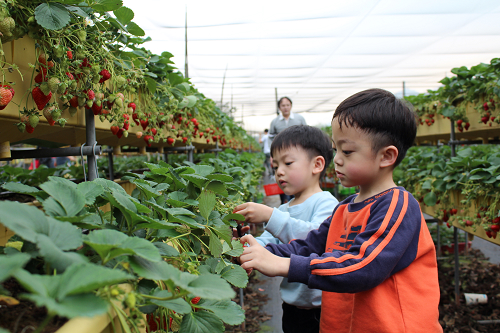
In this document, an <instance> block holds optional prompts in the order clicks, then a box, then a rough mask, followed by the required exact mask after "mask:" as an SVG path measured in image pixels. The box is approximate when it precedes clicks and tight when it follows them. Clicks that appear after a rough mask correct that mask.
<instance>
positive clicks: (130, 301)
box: [125, 293, 135, 309]
mask: <svg viewBox="0 0 500 333" xmlns="http://www.w3.org/2000/svg"><path fill="white" fill-rule="evenodd" d="M125 304H126V305H127V306H128V307H129V308H132V309H133V308H135V294H132V293H130V294H127V297H125Z"/></svg>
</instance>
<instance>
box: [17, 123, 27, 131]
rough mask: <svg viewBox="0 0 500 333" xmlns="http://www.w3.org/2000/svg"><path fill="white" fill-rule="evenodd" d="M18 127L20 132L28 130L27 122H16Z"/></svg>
mask: <svg viewBox="0 0 500 333" xmlns="http://www.w3.org/2000/svg"><path fill="white" fill-rule="evenodd" d="M16 126H17V129H18V130H19V132H21V133H24V132H25V131H26V124H25V123H17V124H16Z"/></svg>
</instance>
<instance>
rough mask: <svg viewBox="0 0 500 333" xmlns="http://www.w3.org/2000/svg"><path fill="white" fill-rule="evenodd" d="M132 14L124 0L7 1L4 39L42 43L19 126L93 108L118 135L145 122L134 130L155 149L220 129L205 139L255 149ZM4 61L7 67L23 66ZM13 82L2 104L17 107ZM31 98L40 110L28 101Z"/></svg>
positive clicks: (0, 6)
mask: <svg viewBox="0 0 500 333" xmlns="http://www.w3.org/2000/svg"><path fill="white" fill-rule="evenodd" d="M133 18H134V13H133V11H132V10H131V9H129V8H127V7H124V6H122V1H121V0H106V1H102V0H99V1H97V0H96V1H94V0H86V1H75V0H65V1H57V2H56V1H53V2H52V1H51V2H46V1H36V0H35V1H31V0H30V1H28V0H18V1H6V2H1V3H0V32H2V33H3V36H2V42H3V43H5V42H7V41H12V40H16V39H19V38H21V37H23V36H26V35H27V36H28V37H29V38H31V39H32V40H33V43H35V46H36V58H37V60H36V62H35V63H34V64H30V66H31V68H32V73H31V75H28V77H25V78H24V79H25V80H29V81H30V82H31V88H30V89H29V91H26V92H18V93H21V94H23V93H24V97H23V100H22V101H21V104H19V105H18V108H19V115H20V117H19V119H20V121H19V123H18V124H17V126H18V128H19V130H20V131H21V132H25V131H26V132H28V133H33V132H34V131H35V129H36V126H37V125H38V123H39V122H38V121H37V119H39V117H44V118H45V119H46V121H47V122H48V123H49V124H50V125H55V124H58V125H59V126H64V125H65V124H66V122H67V120H68V119H69V118H70V117H74V116H75V114H77V113H78V112H83V110H84V109H91V110H92V112H93V113H94V115H96V116H98V117H99V118H100V120H101V121H109V123H111V124H110V131H111V133H112V134H113V135H116V136H117V137H118V138H121V137H127V136H128V133H129V131H130V128H131V127H134V126H136V127H137V126H141V127H142V130H136V129H134V131H136V132H140V134H139V133H137V137H138V139H140V140H144V142H145V144H146V145H148V146H150V145H151V144H153V143H160V142H162V143H167V144H168V145H174V144H175V143H176V142H181V143H182V144H190V143H191V142H192V141H193V139H195V138H198V139H199V136H198V135H199V133H200V131H199V129H200V127H202V128H203V130H205V128H210V129H211V130H213V131H210V133H208V134H206V137H205V138H204V140H207V143H209V144H214V143H215V142H218V143H219V144H220V145H223V146H233V147H238V148H243V149H251V147H252V145H254V148H256V145H255V143H254V142H250V141H249V140H248V137H246V136H244V135H239V133H238V132H234V131H232V130H230V129H227V128H223V127H224V125H225V123H229V124H232V125H230V126H234V127H238V126H237V125H236V124H235V123H234V121H233V119H232V118H230V117H227V116H226V115H225V114H224V113H223V112H222V111H221V110H220V109H219V108H217V107H216V105H215V103H214V102H213V101H212V100H210V99H208V98H206V97H205V96H204V95H203V94H201V93H200V92H198V90H197V89H196V88H194V86H193V85H192V84H191V82H190V81H189V79H188V78H184V77H183V75H182V74H181V73H180V72H179V71H177V69H176V68H175V67H174V66H173V62H172V61H171V60H170V59H171V58H172V56H173V55H172V54H170V53H168V52H163V53H162V54H161V55H156V54H153V53H151V52H150V51H149V50H147V49H146V48H144V47H143V44H144V43H146V42H147V41H149V40H150V38H149V37H147V38H144V31H143V30H142V29H141V28H140V27H139V26H138V25H137V24H135V23H134V22H133ZM4 21H5V23H4V24H2V23H3V22H4ZM3 65H4V66H3V67H4V70H5V69H6V68H8V69H9V71H10V70H17V69H18V68H17V65H15V64H13V65H10V64H7V63H5V62H4V64H3ZM14 84H15V82H5V79H4V80H3V86H2V87H0V109H2V108H4V107H6V106H7V105H12V103H11V104H9V103H10V100H11V99H12V96H13V94H14V90H13V87H15V86H14ZM29 100H33V102H34V104H35V107H33V108H29V107H28V106H27V105H26V106H24V104H25V102H27V101H29ZM12 107H13V106H12ZM193 119H195V120H196V121H193ZM221 119H223V120H224V122H225V123H221V122H220V120H221ZM217 128H218V129H217ZM216 129H217V130H216ZM203 133H206V132H203ZM204 136H205V134H204ZM230 140H231V142H229V141H230ZM138 142H140V141H139V140H138Z"/></svg>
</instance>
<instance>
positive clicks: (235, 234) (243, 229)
mask: <svg viewBox="0 0 500 333" xmlns="http://www.w3.org/2000/svg"><path fill="white" fill-rule="evenodd" d="M232 229H233V239H235V238H240V237H241V236H244V235H245V234H246V233H247V232H248V230H250V227H249V226H247V225H246V226H243V227H241V229H240V233H238V229H237V228H232Z"/></svg>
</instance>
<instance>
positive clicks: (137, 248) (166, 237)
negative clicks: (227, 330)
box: [0, 152, 252, 332]
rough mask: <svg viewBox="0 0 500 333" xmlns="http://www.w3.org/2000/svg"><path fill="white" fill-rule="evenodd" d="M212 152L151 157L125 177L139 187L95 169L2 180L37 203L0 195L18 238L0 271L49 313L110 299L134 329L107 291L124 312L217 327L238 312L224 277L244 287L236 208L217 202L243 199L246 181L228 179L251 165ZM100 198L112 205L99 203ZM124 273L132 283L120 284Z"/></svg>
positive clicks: (70, 312)
mask: <svg viewBox="0 0 500 333" xmlns="http://www.w3.org/2000/svg"><path fill="white" fill-rule="evenodd" d="M228 154H232V152H228ZM209 160H210V159H209ZM228 160H230V159H228ZM243 160H244V161H247V160H251V159H249V158H248V157H246V156H245V158H244V159H243ZM211 161H212V162H213V161H216V163H215V165H216V166H215V167H212V166H209V165H205V164H200V165H192V164H189V163H187V164H185V165H182V166H172V165H169V164H166V163H164V162H160V163H159V164H152V163H148V164H146V165H147V166H148V169H149V171H147V172H144V174H142V175H141V174H132V173H129V174H128V175H127V176H125V177H124V178H127V179H129V180H130V182H132V183H134V184H136V186H137V188H136V190H134V192H133V193H132V195H129V194H127V193H126V192H125V191H124V190H123V189H122V188H121V187H120V186H118V185H116V183H114V182H111V181H109V180H106V179H102V178H100V179H96V180H95V181H93V182H87V183H81V184H79V185H76V184H74V183H72V182H71V181H69V180H67V179H64V178H60V177H53V176H51V177H49V179H48V181H46V182H44V183H42V184H40V186H39V187H40V189H37V188H32V187H28V186H26V185H23V184H17V183H6V184H4V185H3V187H4V188H8V189H10V190H13V191H15V190H20V191H21V192H25V193H26V192H27V193H36V195H37V198H38V199H39V201H40V203H41V205H42V207H43V210H41V209H38V208H36V207H34V206H28V205H25V204H20V203H17V202H8V201H0V211H1V212H2V214H0V223H2V224H3V225H4V226H6V227H8V228H9V229H11V230H12V231H14V232H15V233H16V237H17V238H18V239H19V240H21V241H22V247H21V251H20V252H19V251H17V250H16V249H14V248H12V247H9V248H8V249H9V250H8V251H4V254H1V255H0V264H1V265H2V267H5V268H6V269H4V270H2V275H1V276H0V280H5V279H7V278H8V277H14V278H15V279H17V280H18V281H19V283H21V284H22V285H23V286H24V287H25V288H26V289H27V290H28V293H27V294H25V295H24V297H25V298H27V299H30V300H32V301H33V302H35V303H36V304H37V305H38V306H45V307H47V309H48V310H49V316H53V315H61V316H65V317H69V318H72V317H75V316H81V315H84V316H93V315H96V314H100V313H104V312H105V311H107V308H108V306H109V305H111V306H113V308H114V309H115V311H117V312H118V315H119V319H120V321H121V322H122V325H126V326H127V330H130V331H131V332H134V331H136V328H137V327H138V324H139V323H138V322H137V320H140V319H136V320H135V321H134V320H133V319H131V317H130V316H127V315H125V313H124V312H123V310H121V309H119V308H117V307H116V306H115V305H113V304H114V303H112V301H113V300H119V301H122V302H123V304H125V306H126V307H128V308H129V309H130V311H131V313H134V312H136V313H138V311H140V310H144V311H149V312H151V309H156V310H152V311H155V313H157V314H158V315H162V314H166V315H168V316H171V315H173V311H175V312H176V315H175V316H176V317H177V319H178V320H179V322H181V324H180V327H181V328H180V332H193V331H200V332H207V331H210V332H222V331H223V330H224V328H223V327H224V326H223V323H224V322H225V323H228V324H231V325H237V324H239V323H241V322H242V321H243V319H244V318H243V313H244V312H243V310H242V309H241V308H240V307H239V305H237V304H235V303H234V302H232V301H231V298H232V297H234V296H235V294H234V291H233V289H232V288H231V284H232V285H233V286H236V287H242V288H243V287H245V286H246V284H247V281H248V277H247V274H246V272H245V271H244V270H243V269H242V268H241V267H240V266H238V265H235V264H233V263H232V257H235V256H239V255H241V253H242V251H243V247H242V245H241V244H240V243H239V242H238V241H236V240H232V239H231V238H232V231H231V225H234V223H233V222H232V220H233V219H238V220H241V219H242V216H240V215H238V214H232V208H233V207H232V205H226V204H224V203H223V202H227V203H229V202H231V203H234V204H237V203H238V202H241V201H242V194H241V193H243V192H244V191H246V190H245V188H244V187H239V186H240V185H241V186H243V182H242V181H241V180H242V179H241V178H239V179H238V181H237V182H235V179H237V178H238V177H241V176H242V175H243V176H244V177H243V178H245V177H246V175H251V173H250V172H249V171H247V170H246V167H244V164H243V162H241V163H242V164H240V165H242V166H243V167H242V166H239V167H235V166H231V167H228V168H227V169H228V170H230V171H232V173H227V172H226V170H225V168H223V167H222V166H223V162H222V160H218V159H213V158H212V160H211ZM226 167H227V165H226ZM231 169H232V170H231ZM247 172H248V174H247ZM248 178H249V181H248V182H246V183H245V186H247V187H248V186H250V185H251V179H252V177H251V176H249V177H248ZM105 204H110V205H111V210H110V211H108V212H103V211H102V210H101V209H100V208H99V207H101V206H103V205H105ZM82 227H85V228H86V229H88V230H89V232H88V235H82V230H81V229H80V228H82ZM30 259H31V260H30ZM139 280H140V281H141V282H140V283H138V282H139ZM124 282H128V283H130V285H131V286H132V290H131V291H128V292H125V291H123V290H121V289H117V286H116V284H118V283H124ZM145 285H148V288H144V286H145ZM193 295H194V296H199V297H201V298H202V301H201V302H200V303H199V305H196V306H195V305H191V303H189V300H190V299H191V298H192V297H194V296H193ZM195 308H196V309H198V310H199V311H198V312H195V311H194V309H195ZM137 318H141V317H140V316H138V317H137Z"/></svg>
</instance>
